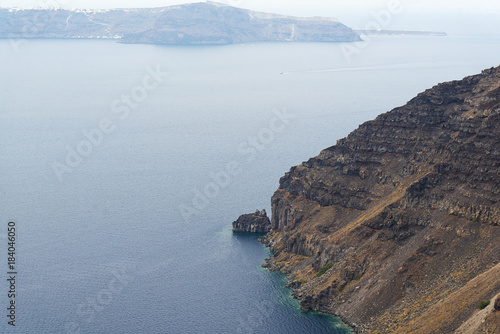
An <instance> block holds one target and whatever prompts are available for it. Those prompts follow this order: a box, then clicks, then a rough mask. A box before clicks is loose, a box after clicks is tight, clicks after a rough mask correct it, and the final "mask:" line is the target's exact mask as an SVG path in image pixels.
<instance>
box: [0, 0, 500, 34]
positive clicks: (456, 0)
mask: <svg viewBox="0 0 500 334" xmlns="http://www.w3.org/2000/svg"><path fill="white" fill-rule="evenodd" d="M186 2H203V1H202V0H198V1H196V0H195V1H190V0H140V1H139V0H0V7H60V8H133V7H162V6H170V5H175V4H180V3H186ZM219 2H222V3H225V4H228V5H232V6H235V7H242V8H247V9H252V10H257V11H264V12H272V13H279V14H285V15H294V16H332V17H336V18H338V19H339V20H341V21H342V22H343V23H345V24H347V25H349V26H351V27H354V28H360V29H362V28H363V27H364V25H366V24H367V23H369V22H371V21H373V20H374V15H375V14H376V13H380V12H381V11H384V10H385V9H387V7H388V6H389V4H391V3H396V4H399V5H400V6H401V12H400V13H398V15H394V16H393V17H392V18H391V23H390V25H389V26H387V27H384V28H385V29H405V30H439V31H446V32H448V33H457V34H463V33H470V34H474V33H481V34H484V33H487V34H498V33H499V32H500V0H474V1H472V0H220V1H219Z"/></svg>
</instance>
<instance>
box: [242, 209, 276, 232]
mask: <svg viewBox="0 0 500 334" xmlns="http://www.w3.org/2000/svg"><path fill="white" fill-rule="evenodd" d="M270 230H271V221H270V220H269V218H268V217H267V213H266V210H262V211H259V210H256V211H255V213H250V214H246V215H241V216H240V217H239V218H238V220H236V221H234V222H233V232H250V233H267V232H269V231H270Z"/></svg>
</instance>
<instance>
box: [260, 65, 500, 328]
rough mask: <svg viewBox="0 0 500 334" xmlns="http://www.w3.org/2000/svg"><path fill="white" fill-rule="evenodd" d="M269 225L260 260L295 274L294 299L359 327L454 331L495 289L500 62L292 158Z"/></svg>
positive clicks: (499, 282) (499, 257) (499, 285)
mask: <svg viewBox="0 0 500 334" xmlns="http://www.w3.org/2000/svg"><path fill="white" fill-rule="evenodd" d="M271 226H272V231H271V232H270V233H269V234H268V235H267V236H266V238H265V240H266V243H267V244H268V245H269V246H270V247H271V250H272V251H273V254H274V256H273V257H272V258H270V259H268V260H267V261H266V267H268V268H271V269H273V270H280V271H281V272H283V273H286V274H288V277H289V280H290V282H292V283H293V282H300V284H299V283H297V284H294V285H293V286H294V287H295V290H294V292H293V296H294V297H295V298H297V299H299V300H300V301H301V307H302V309H304V310H316V311H321V312H325V313H330V314H335V315H338V316H340V317H341V318H342V319H344V320H345V321H346V322H347V323H349V324H351V325H352V327H353V328H354V329H355V331H357V332H360V333H365V332H366V333H369V332H370V333H377V332H380V333H451V332H452V331H454V330H456V329H457V328H458V327H459V326H460V325H461V324H462V323H463V322H464V321H466V320H467V319H468V318H469V317H470V316H471V315H472V314H473V313H474V312H476V311H477V305H478V303H479V302H480V301H481V300H484V299H491V298H493V296H495V295H496V294H497V293H498V292H499V291H500V274H499V272H498V268H497V267H498V266H497V264H498V263H499V262H500V68H491V69H488V70H485V71H483V72H482V73H481V74H478V75H474V76H470V77H467V78H464V79H463V80H459V81H453V82H448V83H443V84H439V85H437V86H435V87H433V88H432V89H429V90H427V91H425V92H423V93H421V94H419V95H418V96H416V97H415V98H413V99H412V100H411V101H409V102H408V103H407V104H406V105H405V106H402V107H399V108H396V109H394V110H392V111H390V112H388V113H385V114H382V115H380V116H378V117H377V118H376V119H375V120H373V121H369V122H366V123H364V124H362V125H361V126H360V127H359V128H358V129H357V130H355V131H354V132H352V133H351V134H350V135H349V136H347V137H346V138H344V139H341V140H339V141H338V142H337V144H336V145H335V146H332V147H329V148H327V149H325V150H323V151H322V152H321V153H320V154H319V155H318V156H317V157H314V158H312V159H309V160H308V161H306V162H304V163H302V164H301V165H299V166H295V167H293V168H291V170H290V171H289V172H288V173H286V174H285V176H283V177H282V178H281V179H280V186H279V189H278V190H277V191H276V193H275V194H274V195H273V197H272V219H271ZM325 266H327V267H325ZM322 268H323V269H324V268H328V270H326V272H324V273H322V274H321V275H318V273H319V272H320V270H321V269H322ZM493 268H494V269H495V270H493ZM473 279H477V281H476V282H478V283H474V284H468V283H469V282H472V280H473Z"/></svg>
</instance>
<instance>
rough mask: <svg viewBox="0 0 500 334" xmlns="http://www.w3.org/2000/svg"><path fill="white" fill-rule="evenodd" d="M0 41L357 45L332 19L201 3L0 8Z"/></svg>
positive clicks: (349, 31)
mask: <svg viewBox="0 0 500 334" xmlns="http://www.w3.org/2000/svg"><path fill="white" fill-rule="evenodd" d="M0 38H65V39H88V38H91V39H97V38H107V39H117V40H119V41H120V42H124V43H151V44H173V45H178V44H180V45H192V44H194V45H199V44H233V43H252V42H356V41H360V40H361V38H360V36H359V34H358V33H356V32H355V31H354V30H352V29H351V28H349V27H347V26H346V25H344V24H342V23H341V22H339V21H338V20H337V19H335V18H323V17H312V18H298V17H291V16H284V15H277V14H268V13H261V12H255V11H250V10H246V9H241V8H235V7H231V6H228V5H224V4H221V3H217V2H200V3H191V4H184V5H177V6H169V7H161V8H137V9H111V10H90V9H74V10H64V9H14V8H9V9H0Z"/></svg>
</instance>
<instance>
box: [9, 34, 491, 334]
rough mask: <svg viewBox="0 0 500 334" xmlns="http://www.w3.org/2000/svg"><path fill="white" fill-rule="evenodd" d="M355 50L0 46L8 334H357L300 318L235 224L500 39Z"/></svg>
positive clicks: (480, 64) (400, 41) (487, 56)
mask: <svg viewBox="0 0 500 334" xmlns="http://www.w3.org/2000/svg"><path fill="white" fill-rule="evenodd" d="M345 51H346V50H345V49H344V52H343V49H342V45H340V44H314V43H312V44H284V43H283V44H255V45H254V44H244V45H232V46H205V47H171V46H156V45H125V44H118V43H115V42H114V41H98V40H97V41H94V40H80V41H68V40H31V41H26V43H23V44H21V45H19V48H18V49H17V50H16V49H15V48H13V45H12V43H11V41H8V40H3V41H0V57H1V62H0V78H1V80H0V140H1V157H2V158H1V160H2V161H1V163H0V190H1V196H0V213H1V214H0V217H1V219H0V250H1V253H0V268H2V269H1V270H0V277H2V279H1V281H0V310H3V311H0V319H1V320H0V332H2V333H14V332H15V333H30V334H31V333H39V334H45V333H50V334H53V333H272V334H281V333H283V334H288V333H348V330H347V329H345V327H343V326H342V324H341V323H340V322H339V321H338V320H337V319H335V318H333V317H329V316H324V315H320V314H314V313H301V312H300V310H299V308H298V303H297V302H295V301H294V300H292V299H291V298H290V297H289V295H290V290H288V289H286V288H284V284H285V283H286V279H285V278H284V277H283V275H280V274H277V273H272V272H268V271H266V270H263V269H261V267H260V265H261V264H262V262H263V260H264V258H266V257H268V256H269V255H270V254H269V252H268V251H267V250H266V249H265V248H264V247H263V246H262V245H260V244H259V243H257V241H256V238H255V237H253V236H236V235H233V234H232V233H231V222H232V221H233V220H235V219H236V218H237V217H238V216H239V215H240V214H242V213H248V212H253V211H254V210H255V209H262V208H266V209H267V211H268V212H269V211H270V197H271V196H272V194H273V192H274V191H275V190H276V189H277V187H278V180H279V178H280V177H281V176H282V175H283V174H284V173H285V172H286V171H287V170H288V169H289V168H290V167H291V166H293V165H296V164H300V163H301V162H302V161H304V160H307V159H308V158H309V157H312V156H315V155H316V154H318V153H319V151H320V150H321V149H323V148H326V147H328V146H331V145H333V144H335V142H336V140H337V139H340V138H341V137H343V136H345V135H347V134H348V133H349V132H350V131H352V130H354V129H355V128H356V127H357V126H358V125H359V124H360V123H362V122H364V121H366V120H369V119H372V118H373V117H375V116H376V115H377V114H379V113H381V112H384V111H388V110H390V109H392V108H393V107H396V106H399V105H402V104H404V103H406V102H407V101H408V100H409V99H410V98H412V97H413V96H415V95H416V94H417V93H418V92H420V91H422V90H424V89H426V88H430V87H431V86H433V85H435V84H437V83H438V82H442V81H446V80H452V79H460V78H462V77H463V76H465V75H469V74H474V73H478V72H479V71H480V70H482V69H483V68H486V67H491V66H496V65H498V64H499V59H498V54H500V39H499V38H496V39H495V38H493V39H492V38H491V37H490V38H488V39H481V38H477V37H476V38H471V37H460V36H455V37H453V36H451V37H440V38H434V37H427V38H424V37H406V38H401V37H390V38H389V37H385V38H375V39H373V40H372V41H371V42H369V43H365V44H363V45H362V46H360V47H359V48H358V49H356V50H355V51H356V52H354V53H352V52H351V53H347V54H348V55H350V56H349V57H346V55H345V54H346V53H345ZM350 51H352V50H350ZM9 221H12V222H15V224H16V254H15V255H16V263H15V271H16V272H17V274H16V275H15V276H16V277H15V279H16V280H15V294H16V297H15V307H16V309H15V314H16V318H15V320H16V322H15V324H16V327H15V328H13V327H12V326H10V325H8V323H7V322H8V321H9V318H8V317H7V314H8V312H10V311H8V310H7V307H8V306H9V303H10V300H11V299H12V298H8V296H7V294H8V290H9V289H10V284H9V286H8V285H7V280H6V275H7V271H9V269H8V267H7V247H8V246H7V242H8V240H7V225H8V222H9Z"/></svg>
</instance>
